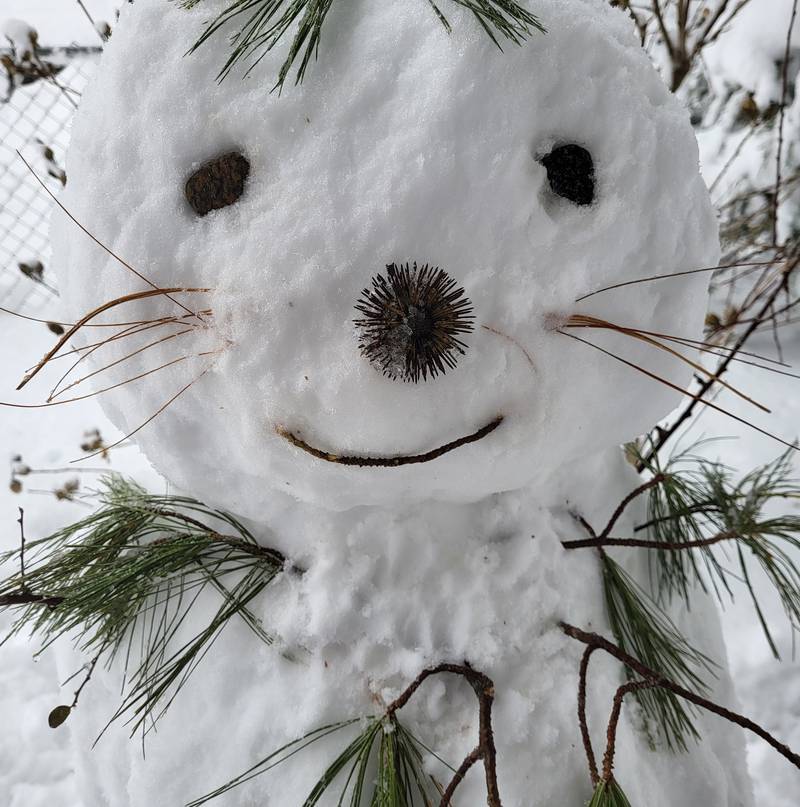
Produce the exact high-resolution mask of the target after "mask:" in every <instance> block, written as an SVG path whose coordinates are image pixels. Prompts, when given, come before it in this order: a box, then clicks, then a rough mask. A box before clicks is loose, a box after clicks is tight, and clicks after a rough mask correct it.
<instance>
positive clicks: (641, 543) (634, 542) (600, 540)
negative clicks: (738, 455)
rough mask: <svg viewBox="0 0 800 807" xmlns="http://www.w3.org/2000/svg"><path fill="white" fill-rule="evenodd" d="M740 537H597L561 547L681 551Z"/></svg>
mask: <svg viewBox="0 0 800 807" xmlns="http://www.w3.org/2000/svg"><path fill="white" fill-rule="evenodd" d="M741 537H742V536H741V535H740V533H739V532H737V531H735V530H727V531H725V532H720V533H717V534H716V535H713V536H711V537H710V538H699V539H697V540H694V541H677V542H673V543H668V542H665V541H645V540H640V539H638V538H609V537H603V536H597V537H594V538H584V539H582V540H579V541H562V542H561V546H563V547H564V549H588V548H594V549H599V548H601V547H606V546H628V547H635V548H638V549H657V550H662V549H663V550H668V551H669V550H672V551H682V550H685V549H699V548H701V547H704V546H713V545H714V544H718V543H720V542H722V541H731V540H733V539H736V538H741Z"/></svg>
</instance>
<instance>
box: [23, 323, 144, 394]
mask: <svg viewBox="0 0 800 807" xmlns="http://www.w3.org/2000/svg"><path fill="white" fill-rule="evenodd" d="M153 327H155V326H154V325H148V326H147V328H153ZM143 330H146V329H143V328H142V327H141V326H138V325H133V326H131V327H129V328H125V329H124V330H123V331H121V332H120V333H118V334H115V335H114V336H110V337H108V338H107V339H103V340H102V341H100V342H95V343H94V344H92V345H88V346H86V348H85V349H81V348H75V349H74V350H70V351H68V352H67V353H62V354H61V355H60V356H53V358H52V359H51V361H55V360H56V359H61V358H64V357H65V356H70V355H74V354H75V353H78V354H79V356H78V358H77V359H75V361H73V362H72V364H71V365H70V366H69V368H68V369H67V370H66V372H65V373H64V374H63V375H62V376H61V377H60V378H59V379H58V381H56V383H55V384H54V385H53V389H52V390H50V395H49V396H48V400H51V399H52V398H53V397H54V396H55V394H56V390H58V388H59V387H60V386H61V384H62V383H63V382H64V381H65V380H66V378H67V377H68V376H69V374H70V373H71V372H72V371H73V370H74V369H75V368H76V367H77V366H78V365H79V364H80V363H81V362H82V361H84V359H88V358H89V356H91V355H92V353H94V352H95V351H97V350H99V349H100V348H101V347H103V345H107V344H109V343H110V342H113V341H114V340H116V339H124V338H125V337H126V336H133V335H135V334H137V333H141V332H142V331H143ZM84 350H85V352H84ZM28 372H30V370H29V371H28Z"/></svg>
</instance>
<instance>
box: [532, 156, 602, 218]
mask: <svg viewBox="0 0 800 807" xmlns="http://www.w3.org/2000/svg"><path fill="white" fill-rule="evenodd" d="M539 162H540V163H541V164H542V165H543V166H544V167H545V168H546V169H547V181H548V182H549V183H550V188H551V190H552V191H553V193H555V194H556V195H557V196H563V197H564V199H569V201H570V202H574V203H575V204H576V205H590V204H591V203H592V202H593V201H594V161H593V160H592V155H591V154H589V152H588V151H587V150H586V149H585V148H583V146H578V145H576V144H575V143H570V144H568V145H565V146H556V148H554V149H553V150H552V151H551V152H550V153H549V154H548V155H546V156H545V157H542V158H541V159H540V160H539Z"/></svg>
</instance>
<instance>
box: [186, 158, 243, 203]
mask: <svg viewBox="0 0 800 807" xmlns="http://www.w3.org/2000/svg"><path fill="white" fill-rule="evenodd" d="M249 173H250V161H249V160H248V159H247V157H245V156H244V155H242V154H239V152H237V151H232V152H230V153H229V154H223V155H222V156H221V157H216V158H215V159H213V160H209V161H208V162H206V163H203V165H201V166H200V167H199V168H198V169H197V170H196V171H195V172H194V173H193V174H192V175H191V176H190V177H189V179H187V180H186V187H185V189H184V193H185V195H186V201H187V202H189V204H190V205H191V206H192V210H194V212H195V213H197V215H198V216H205V214H206V213H210V212H211V211H212V210H219V208H221V207H228V205H232V204H234V202H237V201H238V200H239V198H240V197H241V195H242V194H243V193H244V183H245V180H246V179H247V175H248V174H249Z"/></svg>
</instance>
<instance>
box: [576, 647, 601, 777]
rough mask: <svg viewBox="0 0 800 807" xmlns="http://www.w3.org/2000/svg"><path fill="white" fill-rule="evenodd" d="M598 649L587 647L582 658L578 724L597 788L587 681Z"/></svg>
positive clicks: (597, 774)
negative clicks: (587, 716) (588, 713)
mask: <svg viewBox="0 0 800 807" xmlns="http://www.w3.org/2000/svg"><path fill="white" fill-rule="evenodd" d="M595 650H597V648H596V647H592V646H591V645H587V647H586V650H584V651H583V656H581V667H580V677H579V681H578V724H579V725H580V728H581V739H582V740H583V750H584V751H585V752H586V761H587V762H588V763H589V775H590V776H591V778H592V785H593V786H595V787H596V786H597V783H598V782H599V781H600V774H599V772H598V770H597V759H596V758H595V755H594V749H593V748H592V738H591V735H590V734H589V724H588V723H587V722H586V680H587V675H588V672H589V659H590V658H591V657H592V653H594V651H595Z"/></svg>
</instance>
